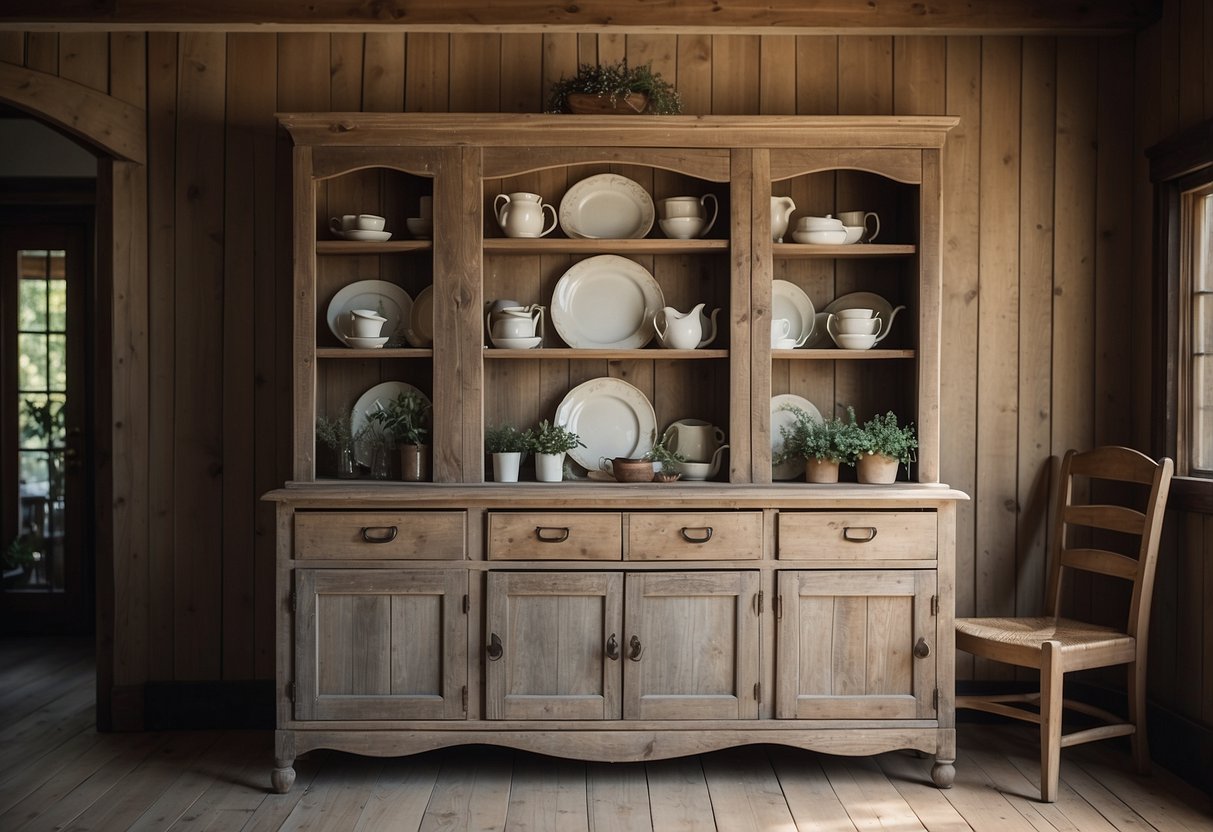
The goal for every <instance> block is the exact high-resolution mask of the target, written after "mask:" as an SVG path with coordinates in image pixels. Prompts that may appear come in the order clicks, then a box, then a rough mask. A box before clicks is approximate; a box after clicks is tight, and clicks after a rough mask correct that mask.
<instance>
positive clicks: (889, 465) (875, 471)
mask: <svg viewBox="0 0 1213 832" xmlns="http://www.w3.org/2000/svg"><path fill="white" fill-rule="evenodd" d="M900 465H901V463H899V462H898V461H897V459H896V458H894V457H891V456H885V455H884V454H862V455H861V456H860V457H859V462H858V463H856V465H855V477H856V479H858V480H859V481H860V482H862V483H868V484H871V485H887V484H888V483H891V482H896V481H897V469H898V467H899V466H900Z"/></svg>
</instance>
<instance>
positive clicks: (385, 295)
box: [325, 280, 413, 346]
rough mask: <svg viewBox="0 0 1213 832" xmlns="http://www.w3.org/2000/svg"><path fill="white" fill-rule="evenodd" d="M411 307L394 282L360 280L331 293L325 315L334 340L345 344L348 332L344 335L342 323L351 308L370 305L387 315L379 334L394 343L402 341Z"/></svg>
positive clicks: (405, 294) (411, 303) (406, 294)
mask: <svg viewBox="0 0 1213 832" xmlns="http://www.w3.org/2000/svg"><path fill="white" fill-rule="evenodd" d="M412 308H413V299H412V298H410V297H409V295H408V292H406V291H404V290H403V289H401V288H400V287H399V286H397V285H396V284H395V283H388V282H387V281H386V280H359V281H357V282H355V283H351V284H350V285H348V286H344V287H342V288H341V289H340V290H339V291H338V292H337V294H335V295H333V299H332V300H331V301H329V308H328V312H327V313H325V317H326V318H327V320H328V324H329V329H330V330H332V332H333V334H334V335H336V336H337V340H339V341H340V342H341V343H343V344H345V343H347V339H348V338H349V336H348V335H346V333H345V331H344V328H343V324H345V323H346V322H348V321H349V318H350V312H351V311H353V310H355V309H373V310H375V311H376V312H378V313H379V314H380V315H382V316H383V317H385V318H387V323H385V324H384V325H383V329H382V330H381V331H380V333H379V334H380V335H386V336H387V339H388V344H390V345H392V346H395V345H397V344H400V343H403V341H404V334H405V329H406V327H407V326H408V321H409V312H410V311H412Z"/></svg>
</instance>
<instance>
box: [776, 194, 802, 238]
mask: <svg viewBox="0 0 1213 832" xmlns="http://www.w3.org/2000/svg"><path fill="white" fill-rule="evenodd" d="M795 210H796V203H795V202H793V201H792V198H791V197H790V196H773V197H771V239H772V240H774V241H775V242H777V243H782V242H783V235H784V234H786V233H787V231H788V220H790V219H791V218H792V212H793V211H795Z"/></svg>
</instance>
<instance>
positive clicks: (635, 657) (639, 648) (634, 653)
mask: <svg viewBox="0 0 1213 832" xmlns="http://www.w3.org/2000/svg"><path fill="white" fill-rule="evenodd" d="M628 647H630V648H631V650H629V651H628V658H629V659H631V660H632V661H634V662H638V661H640V656H641V655H642V654H643V653H644V645H643V644H641V643H640V637H639V636H632V639H631V641H629V642H628Z"/></svg>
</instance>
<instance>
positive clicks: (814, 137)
mask: <svg viewBox="0 0 1213 832" xmlns="http://www.w3.org/2000/svg"><path fill="white" fill-rule="evenodd" d="M278 118H279V120H280V121H281V123H282V125H283V126H284V127H285V128H286V129H287V130H288V131H289V132H290V134H291V137H292V138H293V139H294V140H295V142H296V143H297V144H305V145H346V146H358V145H393V144H410V145H428V146H443V145H461V144H473V145H477V144H478V145H486V146H503V145H508V146H513V147H546V146H566V145H569V146H578V147H665V146H667V145H669V143H670V133H671V131H675V130H676V131H678V133H679V136H678V144H679V146H681V147H704V148H713V147H726V148H727V147H798V148H814V147H817V148H821V147H839V148H842V147H848V148H856V147H918V148H922V147H942V146H943V143H944V138H945V136H946V135H947V132H948V131H949V130H951V129H952V128H953V127H955V126H956V125H957V124H959V123H960V119H958V118H956V117H955V116H575V115H546V114H521V115H520V114H515V113H501V114H496V113H484V114H482V113H280V114H279V115H278Z"/></svg>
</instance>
